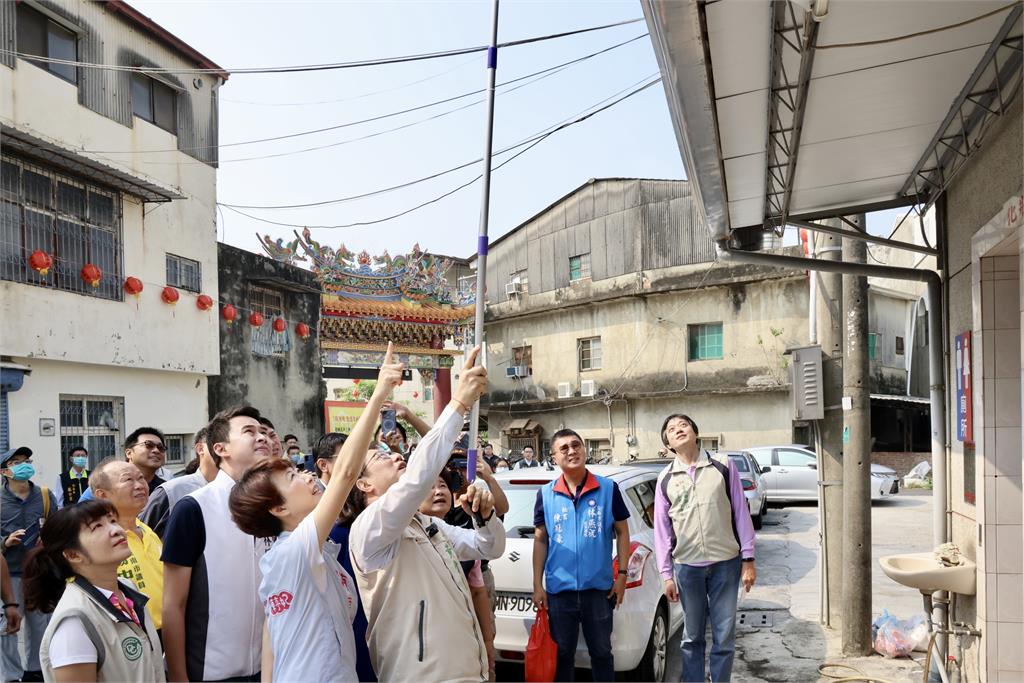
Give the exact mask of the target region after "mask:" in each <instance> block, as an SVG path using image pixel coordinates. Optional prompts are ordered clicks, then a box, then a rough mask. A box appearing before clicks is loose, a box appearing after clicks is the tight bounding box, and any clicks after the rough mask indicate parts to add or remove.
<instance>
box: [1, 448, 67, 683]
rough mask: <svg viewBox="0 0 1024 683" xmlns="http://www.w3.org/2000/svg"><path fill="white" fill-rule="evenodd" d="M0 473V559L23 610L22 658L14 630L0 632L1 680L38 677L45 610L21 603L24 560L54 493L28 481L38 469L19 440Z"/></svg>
mask: <svg viewBox="0 0 1024 683" xmlns="http://www.w3.org/2000/svg"><path fill="white" fill-rule="evenodd" d="M0 473H2V474H3V478H4V482H3V491H2V493H0V538H2V547H3V553H4V559H6V560H7V567H8V570H9V571H10V574H11V586H12V588H13V590H14V596H15V602H14V603H13V604H14V605H15V606H16V607H17V609H18V610H19V611H20V612H21V615H22V630H23V631H24V634H25V635H24V637H25V658H26V661H25V662H22V659H21V652H20V651H19V649H18V635H17V634H4V635H3V636H2V637H0V646H2V651H3V659H2V665H3V671H2V674H3V680H5V681H17V680H29V681H40V680H42V673H40V672H41V671H42V669H41V668H40V664H39V644H40V642H41V640H42V637H43V631H44V630H45V629H46V624H47V623H48V622H49V616H48V615H46V614H43V613H42V612H39V611H36V610H31V609H26V608H25V607H24V602H25V601H24V600H23V599H22V598H23V590H22V589H23V586H22V577H23V576H27V575H26V574H25V573H24V572H23V567H22V565H23V564H24V561H25V556H26V554H27V553H28V551H30V550H32V549H33V548H35V547H36V545H37V544H38V543H39V532H40V530H41V529H42V528H43V526H44V523H45V522H46V521H47V520H48V519H49V518H50V516H51V515H52V514H53V513H54V512H55V511H56V510H57V498H56V496H54V495H53V492H52V491H50V490H49V489H47V488H46V487H45V486H36V484H34V483H33V482H32V481H31V479H32V477H33V476H35V473H36V470H35V467H34V466H33V464H32V449H31V448H27V447H25V446H22V447H21V448H15V449H12V450H9V451H7V452H6V453H4V454H3V456H0ZM19 603H20V604H19ZM9 604H11V603H9ZM5 607H6V605H5ZM23 664H24V666H23Z"/></svg>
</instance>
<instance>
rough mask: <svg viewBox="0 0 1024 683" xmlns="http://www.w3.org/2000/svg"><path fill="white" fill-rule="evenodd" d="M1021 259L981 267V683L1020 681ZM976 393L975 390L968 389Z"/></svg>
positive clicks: (1023, 568)
mask: <svg viewBox="0 0 1024 683" xmlns="http://www.w3.org/2000/svg"><path fill="white" fill-rule="evenodd" d="M1020 264H1021V259H1020V257H1019V256H1016V255H1006V256H994V257H985V258H982V259H981V278H980V279H981V306H982V308H981V311H982V315H981V329H980V330H977V329H976V330H975V334H976V335H978V334H979V333H980V336H979V338H977V339H976V340H975V349H976V350H980V351H981V356H982V363H981V368H978V365H977V364H975V368H976V371H977V369H980V370H981V371H982V378H981V379H982V381H981V385H982V386H981V390H982V392H983V411H982V415H981V416H980V417H981V425H982V429H983V433H982V439H981V443H979V444H978V446H979V449H978V452H979V453H980V454H981V455H982V458H983V461H984V462H983V463H980V465H981V467H980V468H979V469H981V472H980V473H979V474H981V475H982V476H981V477H979V478H980V479H981V481H979V487H978V488H979V493H980V494H981V496H980V497H981V498H982V499H983V511H982V515H981V523H982V533H983V537H984V546H985V552H984V555H983V556H982V557H979V560H980V561H979V576H978V584H979V585H978V588H979V596H978V597H979V604H978V616H979V620H980V621H981V622H982V632H983V640H984V648H983V650H982V656H983V657H984V659H985V662H984V663H983V664H982V667H981V668H982V671H983V672H985V675H984V678H985V679H986V680H987V681H989V682H990V683H993V682H995V681H1021V680H1024V497H1022V495H1021V469H1022V467H1021V463H1022V443H1024V442H1022V434H1021V425H1022V420H1021V397H1022V370H1021V368H1022V358H1021V327H1022V321H1024V306H1022V304H1021V302H1022V301H1024V296H1022V293H1021V272H1020ZM975 390H976V391H977V388H976V389H975Z"/></svg>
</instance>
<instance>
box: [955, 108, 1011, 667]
mask: <svg viewBox="0 0 1024 683" xmlns="http://www.w3.org/2000/svg"><path fill="white" fill-rule="evenodd" d="M1022 132H1024V117H1022V99H1021V98H1020V97H1018V98H1017V99H1016V101H1015V102H1014V103H1013V104H1012V105H1011V107H1010V109H1009V111H1008V112H1007V114H1006V115H1004V116H1003V117H1002V118H1001V120H999V121H996V122H995V123H994V124H993V126H992V128H991V129H990V130H989V131H988V133H987V134H986V136H985V141H984V147H983V148H982V149H981V150H980V151H979V152H978V153H977V154H976V155H975V157H974V158H973V159H972V160H971V161H970V162H969V163H968V164H967V165H966V166H965V167H964V169H963V170H962V171H961V172H960V173H959V174H958V175H957V177H956V180H955V181H954V183H953V184H952V185H951V187H950V188H949V190H948V192H947V193H946V198H945V202H946V224H947V226H948V243H949V268H948V273H950V278H949V286H948V290H947V292H948V306H949V309H948V316H949V318H948V319H949V323H948V324H949V327H948V329H947V330H946V332H947V338H946V340H945V343H946V345H947V349H948V348H951V347H952V344H953V337H954V336H955V335H957V334H960V333H961V332H964V331H966V330H971V329H975V328H977V326H976V325H975V324H974V321H975V316H976V315H977V316H979V317H980V316H981V314H982V311H981V309H980V302H979V301H974V299H973V293H972V278H977V279H980V277H981V274H980V273H978V272H974V271H975V269H974V268H972V266H971V259H972V253H971V239H972V237H973V236H974V235H975V233H976V232H977V231H978V230H979V228H981V227H982V226H984V225H985V224H986V223H987V222H988V221H989V220H991V219H992V218H993V217H994V216H995V215H996V214H998V213H999V212H1000V211H1001V210H1002V209H1003V207H1004V203H1005V202H1006V201H1007V200H1008V199H1009V198H1010V197H1012V196H1014V195H1017V194H1018V193H1020V192H1021V188H1022V186H1024V161H1022V157H1021V149H1024V135H1022ZM1004 304H1005V302H1004ZM994 305H995V306H999V305H1000V302H998V301H997V302H994ZM984 343H989V342H988V339H987V338H986V340H985V342H984ZM975 354H976V355H975V364H974V377H975V385H974V392H975V396H976V397H977V396H978V395H979V393H980V392H983V390H984V382H982V381H978V378H981V377H983V373H982V372H980V370H981V369H982V368H980V367H979V365H978V362H977V358H978V355H977V354H978V349H977V347H975ZM985 354H986V355H990V354H988V351H987V350H986V351H985ZM947 358H948V370H947V377H948V378H950V379H949V380H947V398H946V401H947V405H948V406H949V411H948V420H947V433H948V434H949V435H950V437H949V442H950V451H951V457H950V477H949V479H950V490H951V496H950V503H951V509H952V516H951V526H950V531H951V534H952V540H953V542H955V543H956V544H957V545H959V546H960V549H961V550H962V551H963V552H964V553H965V554H966V555H967V556H968V557H970V558H971V559H974V560H976V561H977V562H978V567H979V580H978V595H977V596H976V597H965V598H963V599H961V600H960V601H959V602H958V604H957V609H958V612H959V618H960V619H962V620H964V621H968V622H976V623H978V624H979V625H980V626H982V628H983V630H984V631H985V633H984V636H983V638H982V640H981V641H980V642H979V641H977V640H973V639H971V640H969V641H968V642H969V643H970V650H969V651H968V653H967V656H966V657H965V667H966V671H965V676H966V678H965V680H978V679H979V676H980V677H981V680H1002V679H1003V677H1004V676H1005V677H1007V678H1008V679H1009V680H1014V679H1016V678H1020V674H1021V672H1019V671H1016V669H1015V668H1014V669H1012V670H1008V669H1007V668H1006V667H1005V666H1001V663H1002V664H1005V663H1008V662H1011V661H1012V660H1013V659H1014V658H1016V661H1017V662H1019V661H1020V660H1019V653H1020V647H1019V644H1020V642H1022V640H1024V630H1022V625H1021V623H1019V622H1020V612H1017V614H1016V621H1013V622H1006V621H1002V620H1001V619H1000V618H999V616H1000V614H1004V615H1005V614H1006V612H1005V609H1004V608H1002V607H1000V605H999V600H997V598H996V596H997V591H998V592H999V593H1002V592H1003V590H1004V589H1005V590H1007V591H1011V592H1014V591H1015V592H1016V594H1017V595H1019V594H1020V590H1021V584H1020V578H1019V577H1020V575H1019V574H1017V575H1016V586H1014V585H1012V584H1011V583H1010V582H1011V581H1013V580H1014V579H1013V578H1011V576H1012V575H1006V576H1005V577H1004V575H1001V574H998V573H997V572H998V571H999V570H998V569H997V567H996V566H995V565H996V564H997V563H996V558H997V557H999V556H1002V557H1013V556H1016V557H1017V558H1019V557H1020V553H1021V546H1022V545H1024V537H1022V535H1021V533H1020V531H1019V530H1020V529H1021V527H1020V526H1016V529H1017V530H1018V531H1017V533H1016V534H1013V533H1012V532H1010V533H1004V534H996V533H994V530H995V528H996V527H995V526H994V521H995V520H994V519H992V518H994V517H995V516H996V511H997V510H998V509H999V508H997V507H996V506H997V504H999V503H998V501H996V500H994V499H992V500H987V501H986V500H985V498H986V496H988V497H989V498H993V496H989V495H988V494H987V493H986V489H987V487H988V485H989V484H990V483H991V484H994V483H995V481H994V480H995V473H994V471H992V470H990V468H991V467H992V466H993V463H994V460H995V457H996V454H995V453H986V452H984V448H979V449H978V452H977V456H976V460H975V481H976V484H977V493H978V504H977V506H975V505H971V504H969V503H966V502H964V500H963V495H962V491H963V485H964V467H963V444H962V443H961V442H960V441H957V439H956V424H955V418H956V410H955V406H956V403H955V400H956V394H955V383H954V382H953V381H952V379H953V378H955V376H956V375H955V373H956V368H955V359H954V358H953V354H949V355H948V356H947ZM988 403H989V402H988V401H978V400H977V398H976V400H975V406H976V417H975V419H976V420H977V419H978V417H977V412H978V406H979V405H981V408H982V409H981V413H982V416H981V417H982V420H983V422H984V414H985V412H987V411H989V410H993V411H994V410H995V408H996V406H992V405H988ZM975 424H976V425H977V424H978V423H977V422H976V423H975ZM1018 424H1019V422H1018ZM976 429H977V427H976ZM986 438H987V437H986ZM993 450H994V449H993ZM1015 452H1016V454H1017V459H1018V460H1019V458H1020V453H1021V451H1020V448H1019V447H1018V448H1017V449H1015ZM1019 473H1020V464H1019V462H1018V463H1017V474H1018V475H1019ZM1016 482H1017V495H1018V496H1019V488H1020V484H1019V482H1020V479H1019V477H1018V478H1017V479H1016ZM992 489H993V491H994V486H993V487H992ZM986 503H987V505H986ZM989 506H990V507H991V512H990V511H988V510H986V507H989ZM1000 507H1001V505H1000ZM986 518H988V519H986ZM979 524H981V525H982V526H983V528H984V530H985V531H984V534H983V538H982V539H981V541H982V543H981V544H979V528H978V525H979ZM1018 524H1019V518H1018ZM1000 526H1001V527H1003V528H1004V529H1007V530H1009V529H1010V526H1011V525H1000ZM1004 539H1005V540H1004ZM1017 571H1019V561H1018V570H1017ZM986 603H987V604H986ZM1018 608H1020V606H1019V605H1018ZM1001 670H1002V671H1006V673H1000V671H1001Z"/></svg>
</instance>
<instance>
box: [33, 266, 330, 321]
mask: <svg viewBox="0 0 1024 683" xmlns="http://www.w3.org/2000/svg"><path fill="white" fill-rule="evenodd" d="M53 263H54V258H53V256H51V255H50V254H48V253H47V252H45V251H43V250H41V249H36V250H35V251H33V252H32V253H31V254H30V255H29V257H28V265H29V267H30V268H31V269H32V270H34V271H36V272H37V273H39V275H41V276H42V277H46V276H47V275H48V274H49V272H50V268H52V267H53ZM79 276H80V277H81V278H82V280H83V281H84V282H85V283H86V284H89V285H91V286H93V287H99V285H100V282H101V281H102V279H103V270H102V269H101V268H100V267H99V266H97V265H96V264H94V263H86V264H85V265H83V266H82V269H81V271H79ZM149 284H153V283H149ZM155 286H158V287H159V286H160V285H155ZM122 288H123V289H124V291H125V293H126V294H129V295H131V296H134V297H136V298H138V297H139V295H140V294H141V293H142V291H143V289H145V283H144V282H143V281H142V280H140V279H139V278H137V277H134V276H131V275H129V276H128V277H126V278H125V280H124V283H123V284H122ZM180 298H181V294H180V292H178V290H177V289H176V288H174V287H171V286H170V285H166V286H163V287H162V288H161V290H160V299H161V300H162V301H163V302H164V303H165V304H168V305H171V306H173V305H175V304H176V303H177V302H178V300H179V299H180ZM215 304H216V301H215V300H214V299H213V297H211V296H209V295H208V294H199V295H197V296H196V308H198V309H199V310H201V311H208V310H210V309H211V308H213V307H214V305H215ZM242 310H247V309H244V308H243V309H242ZM221 318H223V320H224V323H225V324H226V325H227V326H228V327H230V326H231V325H232V323H234V321H235V320H237V319H238V308H237V307H235V306H234V305H232V304H229V303H226V304H224V306H223V307H222V308H221ZM263 323H264V316H263V314H262V313H260V312H259V311H251V312H250V315H249V324H250V325H251V326H252V327H262V326H263ZM271 327H272V328H273V330H274V331H275V332H278V333H283V332H284V331H285V330H287V329H288V323H287V321H285V319H284V318H281V317H276V318H274V320H273V322H272V324H271ZM294 329H295V334H296V335H297V336H298V337H299V338H300V339H302V340H306V339H309V336H310V334H311V330H310V327H309V325H307V324H306V323H304V322H298V323H296V324H295V328H294Z"/></svg>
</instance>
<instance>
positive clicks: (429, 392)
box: [423, 387, 434, 401]
mask: <svg viewBox="0 0 1024 683" xmlns="http://www.w3.org/2000/svg"><path fill="white" fill-rule="evenodd" d="M423 400H424V401H433V400H434V387H423Z"/></svg>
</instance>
